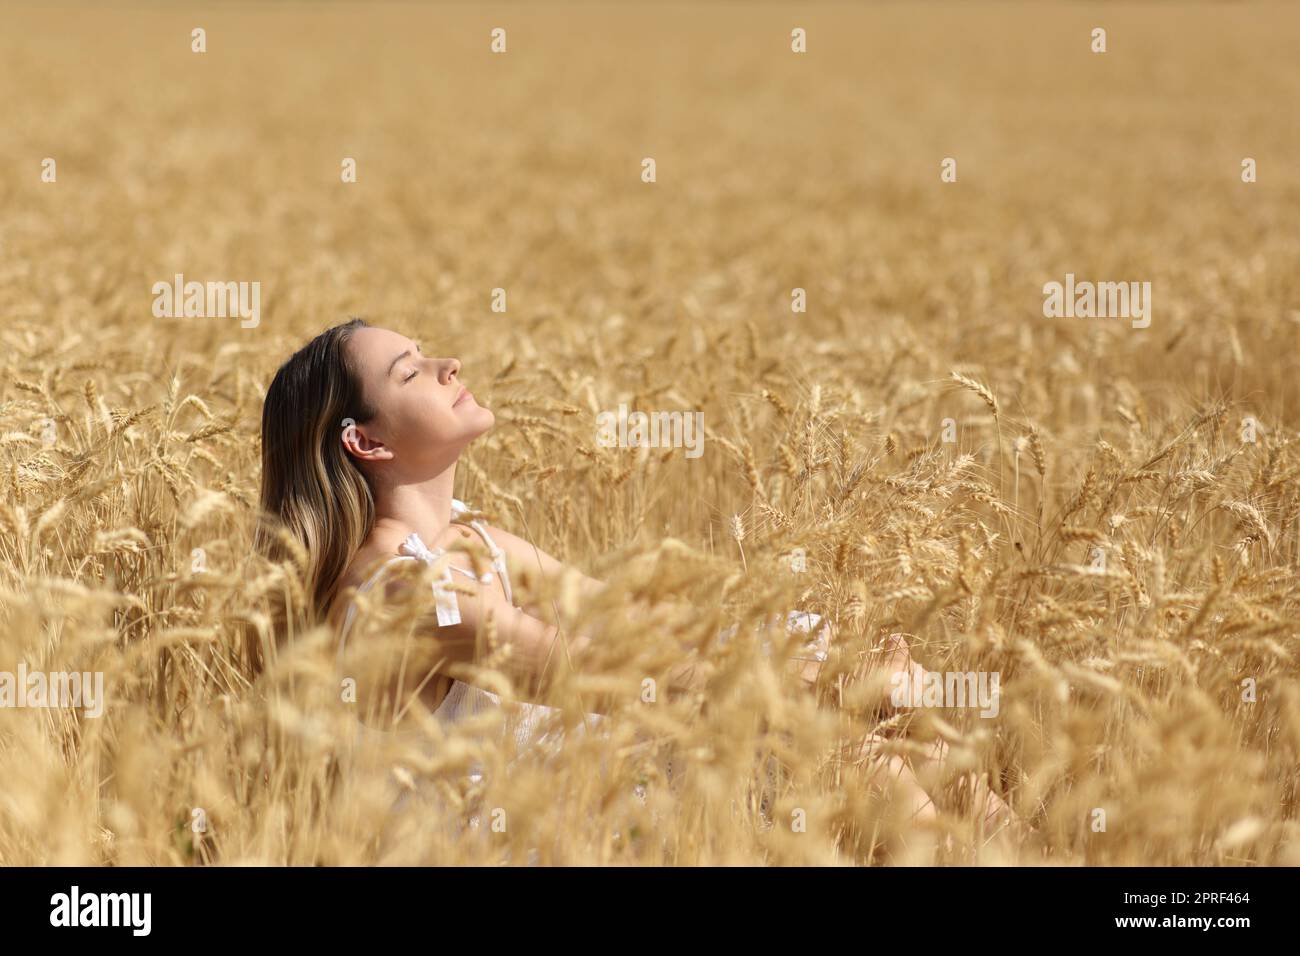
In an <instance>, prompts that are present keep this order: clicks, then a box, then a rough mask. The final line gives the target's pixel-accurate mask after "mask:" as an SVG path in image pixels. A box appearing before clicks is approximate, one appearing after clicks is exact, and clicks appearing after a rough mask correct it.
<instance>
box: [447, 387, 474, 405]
mask: <svg viewBox="0 0 1300 956" xmlns="http://www.w3.org/2000/svg"><path fill="white" fill-rule="evenodd" d="M473 397H474V396H473V395H471V394H470V390H469V389H467V388H466V387H465V386H463V385H462V386H461V388H460V394H459V395H457V396H456V400H455V401H454V402H452V403H451V407H452V408H455V407H456V406H457V405H459V404H460V403H461V402H463V401H465V399H467V398H473Z"/></svg>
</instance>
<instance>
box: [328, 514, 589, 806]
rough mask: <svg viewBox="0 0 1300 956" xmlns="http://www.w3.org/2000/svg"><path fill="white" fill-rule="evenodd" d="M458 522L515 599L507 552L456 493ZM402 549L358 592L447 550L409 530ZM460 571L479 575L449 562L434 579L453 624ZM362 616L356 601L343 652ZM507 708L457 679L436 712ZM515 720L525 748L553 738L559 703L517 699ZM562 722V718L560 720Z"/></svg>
mask: <svg viewBox="0 0 1300 956" xmlns="http://www.w3.org/2000/svg"><path fill="white" fill-rule="evenodd" d="M451 506H452V521H453V522H455V523H461V524H468V525H469V527H471V528H473V529H474V530H475V531H477V532H478V533H479V535H480V536H481V537H482V538H483V543H484V544H485V545H487V549H488V553H489V554H490V555H491V558H492V569H493V571H494V572H495V573H496V575H497V577H498V578H499V579H500V581H501V589H502V591H503V592H504V593H505V596H506V600H507V601H509V602H510V603H511V604H514V592H513V590H512V589H511V587H510V572H509V570H508V569H507V567H506V557H505V552H504V551H502V550H501V548H500V547H499V546H498V545H497V543H496V542H495V541H493V540H492V536H491V535H490V534H489V533H488V530H487V528H486V527H484V525H483V523H482V522H481V521H478V520H475V519H472V518H470V519H469V520H466V519H467V518H468V517H469V515H471V514H473V509H472V508H470V507H469V506H468V505H466V504H465V503H464V502H462V501H459V500H457V499H455V498H453V499H452V502H451ZM400 550H401V552H402V554H401V555H400V556H398V557H395V558H391V559H389V560H388V561H386V562H385V563H384V565H383V566H382V567H380V568H379V569H378V570H377V571H376V572H375V573H374V574H373V575H371V577H370V578H369V580H367V581H366V582H365V583H363V584H361V585H360V586H359V587H358V588H357V591H358V592H361V591H366V590H369V589H370V587H371V586H372V585H374V583H375V582H376V581H377V580H378V579H379V577H380V575H382V574H383V572H384V570H385V569H386V568H388V567H389V565H391V564H393V563H394V562H396V561H424V562H426V563H427V564H429V565H433V564H435V563H436V562H437V561H438V560H439V559H440V558H441V557H442V556H443V555H445V554H446V553H447V552H446V549H445V548H435V549H430V548H429V547H427V546H426V545H425V543H424V542H423V541H422V540H421V539H420V536H419V535H417V534H415V533H414V532H412V533H411V534H409V535H407V537H406V540H405V541H403V542H402V546H401V548H400ZM452 571H457V572H459V573H461V574H463V575H465V576H466V577H468V578H470V579H471V580H473V579H474V575H473V573H472V572H470V571H468V570H466V569H465V568H461V567H457V566H455V565H452V564H448V565H447V566H446V567H444V569H443V573H442V575H441V577H440V578H439V579H438V580H437V581H435V582H434V584H433V596H434V602H435V606H436V607H437V615H438V624H439V626H446V625H448V624H457V623H459V622H460V611H459V608H458V607H457V604H456V594H455V592H454V591H451V590H449V589H448V588H447V586H448V585H450V584H451V583H452V577H451V572H452ZM491 580H492V577H491V573H489V572H485V573H484V574H483V576H482V577H481V578H480V579H479V582H480V583H482V584H489V583H491ZM355 616H356V606H355V605H351V604H350V605H349V606H348V609H347V614H346V616H345V617H344V620H343V627H342V631H341V636H340V638H339V650H338V652H339V655H340V656H342V654H343V650H344V646H345V644H346V642H347V635H348V631H349V629H350V628H351V625H352V622H353V619H354V618H355ZM498 707H501V698H500V697H499V696H498V695H497V694H494V693H492V692H491V691H489V690H485V689H484V688H482V687H478V686H476V685H474V684H470V683H467V682H465V681H462V680H457V679H453V680H452V682H451V689H450V690H449V691H448V692H447V695H446V696H445V697H444V698H443V699H442V701H441V702H440V703H439V704H438V707H437V709H436V710H434V712H433V716H434V717H435V718H436V719H437V720H438V721H439V722H440V723H441V724H443V725H444V726H448V727H450V725H452V724H456V723H459V722H460V721H461V720H462V719H463V718H465V717H468V716H472V715H474V714H479V713H482V712H484V711H486V710H488V709H489V708H498ZM512 711H513V714H512V720H511V721H510V723H511V725H512V729H513V733H514V736H515V741H516V743H517V744H518V746H519V748H520V749H521V750H522V749H524V748H526V747H528V746H529V745H530V744H534V743H539V742H541V741H543V740H547V739H549V734H548V731H547V730H546V729H545V727H546V725H547V723H548V722H549V720H550V718H551V717H555V716H557V715H558V714H559V711H558V710H557V709H556V708H554V707H547V706H545V705H543V704H532V703H524V702H520V703H516V704H514V705H513V707H512ZM586 717H587V723H588V724H589V725H594V724H598V723H599V722H600V721H602V720H603V719H604V717H603V715H601V714H587V715H586ZM556 726H558V723H557V724H556ZM470 776H471V779H473V780H478V779H480V777H481V771H480V770H479V769H477V768H476V769H475V770H474V772H473V773H471V775H470Z"/></svg>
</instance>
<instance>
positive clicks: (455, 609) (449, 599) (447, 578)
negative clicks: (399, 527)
mask: <svg viewBox="0 0 1300 956" xmlns="http://www.w3.org/2000/svg"><path fill="white" fill-rule="evenodd" d="M400 550H401V552H402V553H403V554H405V555H409V556H411V557H413V558H418V559H419V560H421V561H424V562H425V563H426V564H433V563H434V562H435V561H437V560H438V558H440V557H441V556H442V555H444V554H446V552H445V551H444V550H443V549H442V548H439V549H438V550H437V551H430V550H429V549H428V548H427V547H426V546H425V544H424V542H423V541H421V540H420V536H419V535H418V534H416V533H415V532H414V531H412V532H411V533H410V534H408V535H407V536H406V540H405V541H403V542H402V547H401V549H400ZM451 588H452V580H451V567H450V565H444V566H443V569H442V574H441V575H439V576H438V580H436V581H434V582H433V600H434V604H435V605H436V607H437V609H438V626H439V627H447V626H448V625H449V624H459V623H460V606H459V605H458V604H457V603H456V593H455V592H454V591H452V590H451Z"/></svg>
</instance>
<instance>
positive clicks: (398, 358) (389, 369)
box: [385, 349, 411, 375]
mask: <svg viewBox="0 0 1300 956" xmlns="http://www.w3.org/2000/svg"><path fill="white" fill-rule="evenodd" d="M410 354H411V350H410V349H407V350H406V351H405V352H403V353H402V354H401V355H399V356H397V358H395V359H393V361H392V362H390V363H389V365H388V371H387V372H386V373H385V375H392V374H393V369H394V368H395V367H396V366H397V363H398V362H400V361H401V360H402V359H404V358H406V357H407V356H408V355H410Z"/></svg>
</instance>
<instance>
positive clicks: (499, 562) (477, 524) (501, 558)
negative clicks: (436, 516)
mask: <svg viewBox="0 0 1300 956" xmlns="http://www.w3.org/2000/svg"><path fill="white" fill-rule="evenodd" d="M473 513H474V509H473V508H471V507H470V506H469V505H467V504H465V502H463V501H459V500H457V499H456V498H453V499H451V520H452V521H457V520H459V521H460V523H461V524H467V525H469V526H470V527H471V528H473V529H474V530H475V531H477V532H478V533H479V536H480V537H481V538H482V539H483V543H484V544H485V545H487V549H488V554H489V555H491V556H492V570H494V571H495V572H496V573H497V577H498V578H499V579H500V581H501V590H502V591H504V592H505V595H506V600H507V601H509V602H510V603H511V604H514V603H515V599H514V595H513V593H512V592H511V590H510V572H509V571H508V570H507V569H506V553H505V552H504V551H502V550H501V548H500V547H499V546H498V545H497V543H496V542H495V541H493V540H492V535H490V534H488V530H487V527H486V526H485V525H484V524H483V522H482V521H479V520H478V519H477V518H470V519H469V520H468V521H466V520H464V519H465V518H467V517H468V516H469V515H471V514H473Z"/></svg>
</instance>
